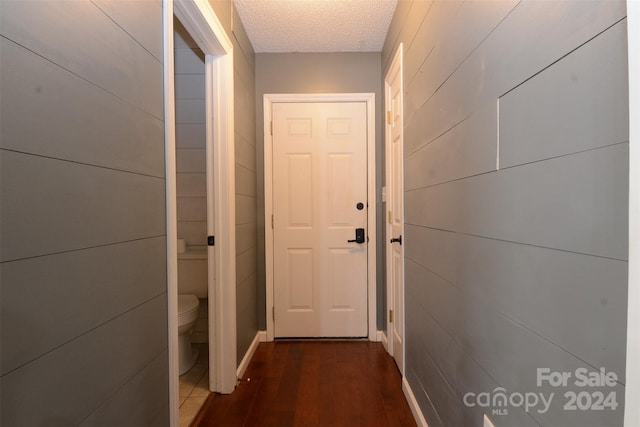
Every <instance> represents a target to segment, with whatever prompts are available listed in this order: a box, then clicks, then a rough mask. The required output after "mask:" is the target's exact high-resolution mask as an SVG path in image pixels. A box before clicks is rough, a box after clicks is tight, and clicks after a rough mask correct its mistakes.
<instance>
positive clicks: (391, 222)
mask: <svg viewBox="0 0 640 427" xmlns="http://www.w3.org/2000/svg"><path fill="white" fill-rule="evenodd" d="M389 224H393V212H391V211H389Z"/></svg>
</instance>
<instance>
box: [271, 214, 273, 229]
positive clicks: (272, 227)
mask: <svg viewBox="0 0 640 427" xmlns="http://www.w3.org/2000/svg"><path fill="white" fill-rule="evenodd" d="M271 229H272V230H273V215H271Z"/></svg>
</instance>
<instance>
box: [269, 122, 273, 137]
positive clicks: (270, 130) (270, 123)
mask: <svg viewBox="0 0 640 427" xmlns="http://www.w3.org/2000/svg"><path fill="white" fill-rule="evenodd" d="M269 132H270V133H271V136H273V121H271V122H269Z"/></svg>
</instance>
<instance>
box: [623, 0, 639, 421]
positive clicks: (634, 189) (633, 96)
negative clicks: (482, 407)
mask: <svg viewBox="0 0 640 427" xmlns="http://www.w3.org/2000/svg"><path fill="white" fill-rule="evenodd" d="M627 40H628V48H627V49H628V52H629V278H628V282H629V289H628V295H629V297H628V307H627V372H626V382H625V384H626V386H625V395H624V397H625V405H624V411H625V413H624V425H625V426H637V425H640V364H639V363H638V360H639V359H640V77H639V76H640V53H639V52H640V2H639V1H637V0H630V1H627Z"/></svg>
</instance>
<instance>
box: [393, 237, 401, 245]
mask: <svg viewBox="0 0 640 427" xmlns="http://www.w3.org/2000/svg"><path fill="white" fill-rule="evenodd" d="M396 242H398V243H400V244H402V236H400V237H394V238H393V239H391V243H396Z"/></svg>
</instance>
